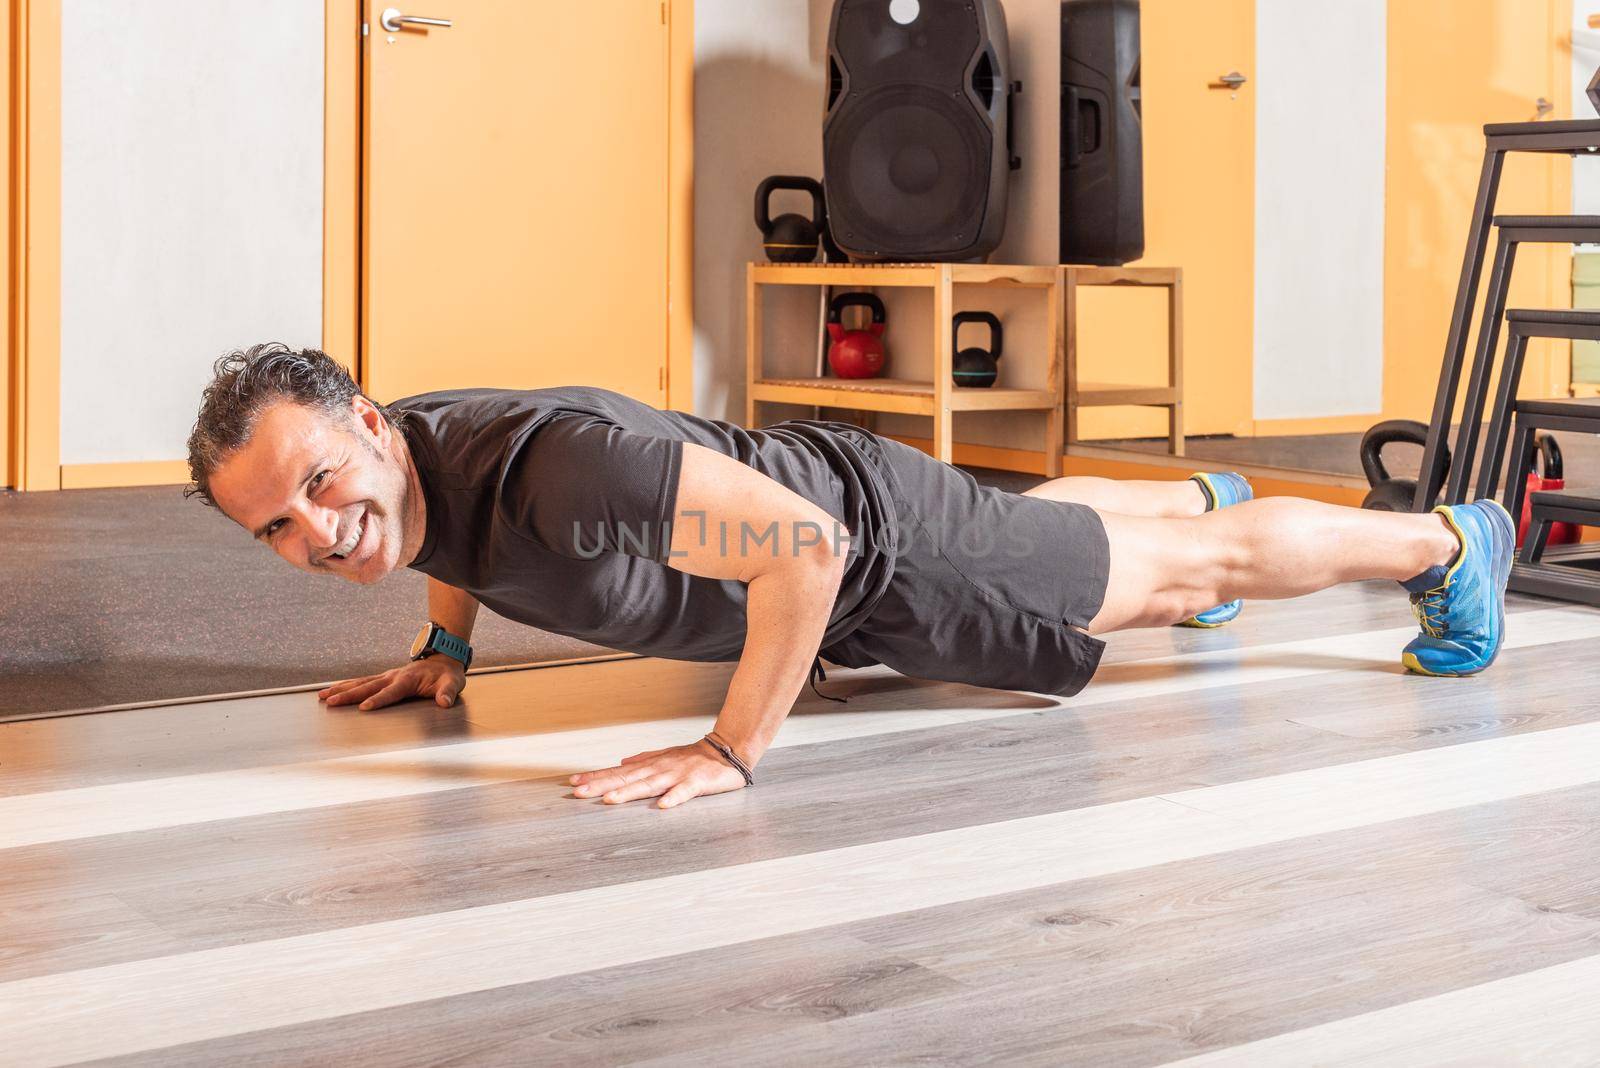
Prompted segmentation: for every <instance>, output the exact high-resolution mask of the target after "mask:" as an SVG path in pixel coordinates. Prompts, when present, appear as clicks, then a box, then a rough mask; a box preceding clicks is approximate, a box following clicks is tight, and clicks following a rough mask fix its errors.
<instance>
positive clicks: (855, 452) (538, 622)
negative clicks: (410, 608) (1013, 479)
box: [390, 386, 896, 660]
mask: <svg viewBox="0 0 1600 1068" xmlns="http://www.w3.org/2000/svg"><path fill="white" fill-rule="evenodd" d="M390 407H391V410H393V411H394V412H395V413H396V414H397V415H399V416H400V425H401V429H402V431H403V433H404V435H405V438H406V441H407V443H408V444H409V445H410V446H411V453H412V458H413V460H414V462H415V463H416V466H417V473H418V475H419V477H420V479H421V482H422V489H423V494H424V496H425V498H426V502H427V510H428V521H427V535H426V538H425V540H424V541H423V545H422V551H421V552H420V553H419V554H418V556H417V558H416V560H415V561H413V562H412V564H411V567H413V568H414V569H416V570H418V571H421V572H423V573H424V574H427V575H431V576H433V577H434V578H436V579H438V580H440V581H441V582H444V583H447V584H448V585H451V586H454V587H456V588H458V589H462V590H465V591H467V592H468V593H470V594H472V595H473V596H474V597H476V598H477V599H478V600H479V601H481V602H482V603H483V604H485V605H487V606H489V608H491V609H493V610H494V611H495V612H498V613H499V614H500V615H503V616H506V617H507V618H509V619H514V620H518V621H520V622H522V623H527V624H530V625H532V626H536V627H541V628H543V629H545V630H549V631H554V632H555V633H557V634H565V635H568V636H569V637H574V638H581V639H583V640H585V641H589V642H593V643H595V644H597V645H604V646H608V647H610V648H614V649H623V650H627V651H630V652H637V653H643V654H646V655H649V656H662V657H670V658H673V659H678V660H735V659H737V658H738V657H739V654H740V652H741V651H742V650H743V648H744V638H745V586H744V584H743V583H740V582H734V581H726V580H718V579H709V578H701V577H698V576H694V575H688V574H685V573H683V572H682V571H678V570H676V569H674V568H671V567H669V566H667V564H666V563H664V562H663V561H664V559H665V557H666V551H667V548H668V546H669V542H670V537H671V535H670V530H669V528H668V527H667V524H668V523H672V522H690V523H694V522H695V520H694V519H692V518H689V519H683V518H682V517H680V516H678V515H676V514H675V511H676V506H677V499H676V497H677V484H678V471H679V467H680V464H681V463H682V457H683V443H684V442H686V441H687V442H693V443H695V444H697V445H702V446H704V447H706V448H708V449H714V450H716V451H717V452H721V453H724V454H725V455H728V456H731V457H733V458H734V459H736V460H738V461H740V462H741V463H744V464H746V465H748V466H750V467H752V468H754V469H755V470H757V471H760V472H761V473H762V474H765V475H767V476H769V477H770V478H772V479H774V480H776V481H777V482H779V483H780V484H782V485H784V486H787V487H788V488H789V489H791V490H793V491H794V492H796V493H798V494H799V495H800V496H802V497H804V498H806V499H807V500H809V501H811V502H812V503H814V504H816V505H817V506H819V507H820V508H821V509H822V510H823V511H825V512H827V513H828V514H829V515H831V516H832V517H833V518H834V519H836V520H839V521H840V522H841V523H842V524H843V526H844V528H845V529H846V530H847V531H848V533H849V535H850V561H849V564H848V566H847V567H846V570H845V574H844V579H843V581H842V582H841V584H840V588H839V594H838V597H837V599H836V600H835V602H834V606H833V611H832V613H831V615H830V616H829V624H828V630H827V633H826V635H825V636H824V638H823V641H822V645H823V646H824V647H826V646H828V645H830V644H832V643H834V642H836V641H838V640H839V639H841V638H843V637H844V636H845V635H847V634H849V633H850V632H851V631H852V630H854V629H855V628H856V627H857V626H858V625H859V624H860V623H861V621H862V620H863V619H865V618H866V616H867V615H868V614H869V613H870V612H871V611H872V609H873V607H874V606H875V605H876V604H877V602H878V599H879V598H880V597H881V596H882V593H883V591H884V589H885V588H886V587H887V585H888V583H889V578H890V576H891V574H892V573H893V571H894V553H895V537H896V530H895V510H894V504H893V502H892V500H891V498H890V495H889V491H888V490H887V488H886V487H885V483H884V480H883V475H882V472H881V469H880V468H879V467H878V466H877V463H878V462H881V454H879V453H878V452H877V449H878V446H877V444H876V442H875V439H874V438H873V436H872V435H871V434H869V433H867V432H866V431H863V430H861V429H860V428H858V427H852V426H850V425H848V424H845V423H827V422H813V421H809V420H794V421H790V422H786V423H777V424H774V425H773V426H770V427H766V428H764V429H762V430H745V429H742V428H740V427H738V426H734V425H733V424H731V423H725V422H721V421H719V420H713V419H703V418H700V417H699V416H694V415H689V414H686V413H684V412H673V411H658V410H657V409H655V408H652V407H650V406H649V405H646V404H642V403H640V402H639V401H636V400H633V399H632V398H630V397H625V396H622V395H621V394H618V393H612V392H610V391H608V390H603V389H595V388H591V387H587V386H561V387H557V388H553V389H537V390H529V391H517V390H500V389H466V390H451V391H448V392H441V393H424V394H420V395H418V396H415V397H408V398H406V399H405V400H402V401H397V402H396V403H395V404H393V405H391V406H390ZM697 529H698V528H697ZM831 533H832V532H827V534H828V535H830V536H831ZM737 534H738V532H736V531H730V532H729V536H730V539H731V538H734V537H737ZM707 535H708V537H712V538H715V537H716V536H717V531H716V530H715V528H711V529H708V530H707ZM771 544H773V543H772V542H770V541H769V542H767V543H765V544H763V546H762V550H761V551H768V550H767V548H766V545H771ZM776 551H779V552H783V551H788V550H787V549H786V547H784V546H777V547H776Z"/></svg>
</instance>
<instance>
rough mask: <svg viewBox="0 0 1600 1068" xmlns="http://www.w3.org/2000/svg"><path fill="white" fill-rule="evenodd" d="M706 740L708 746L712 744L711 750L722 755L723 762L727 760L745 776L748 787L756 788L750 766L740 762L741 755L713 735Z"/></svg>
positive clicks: (709, 735)
mask: <svg viewBox="0 0 1600 1068" xmlns="http://www.w3.org/2000/svg"><path fill="white" fill-rule="evenodd" d="M705 740H706V742H707V743H708V744H710V746H711V748H713V749H715V750H716V751H717V752H718V753H720V754H722V759H723V760H726V761H727V762H728V763H729V764H732V765H733V767H734V769H735V770H736V771H738V772H739V774H740V775H743V776H744V784H745V785H746V786H754V785H755V784H756V777H755V776H754V775H752V774H750V765H749V764H746V763H745V762H744V761H742V760H740V759H739V754H737V753H735V752H734V751H733V750H732V749H731V748H730V747H729V746H727V745H726V744H724V743H723V742H722V740H721V739H719V738H717V737H716V736H715V735H713V734H708V735H706V739H705Z"/></svg>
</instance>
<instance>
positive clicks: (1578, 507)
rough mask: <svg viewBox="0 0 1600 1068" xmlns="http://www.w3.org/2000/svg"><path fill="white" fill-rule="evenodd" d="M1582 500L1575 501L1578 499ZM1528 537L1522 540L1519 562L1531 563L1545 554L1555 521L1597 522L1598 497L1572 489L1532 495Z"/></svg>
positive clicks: (1589, 524)
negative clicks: (1566, 491) (1575, 491)
mask: <svg viewBox="0 0 1600 1068" xmlns="http://www.w3.org/2000/svg"><path fill="white" fill-rule="evenodd" d="M1580 501H1581V502H1583V503H1581V504H1580V503H1578V502H1580ZM1529 513H1530V514H1529V517H1528V538H1527V540H1526V541H1524V542H1523V543H1522V555H1521V556H1520V557H1519V558H1518V559H1519V560H1520V561H1521V562H1522V563H1525V564H1528V565H1530V566H1531V565H1534V564H1537V563H1539V561H1540V560H1541V559H1542V558H1543V557H1544V550H1545V548H1546V546H1547V544H1548V543H1549V541H1550V527H1551V525H1552V524H1554V523H1576V524H1577V525H1578V526H1582V527H1593V526H1600V501H1597V500H1595V499H1593V498H1592V497H1578V496H1575V495H1574V494H1571V493H1562V492H1559V491H1555V490H1541V491H1539V492H1536V493H1534V495H1533V506H1532V508H1530V509H1529Z"/></svg>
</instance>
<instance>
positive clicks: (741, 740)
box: [572, 444, 848, 808]
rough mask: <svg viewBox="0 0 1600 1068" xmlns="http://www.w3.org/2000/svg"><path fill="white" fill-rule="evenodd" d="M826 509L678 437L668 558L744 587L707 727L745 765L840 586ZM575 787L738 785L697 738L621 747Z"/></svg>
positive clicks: (687, 790) (799, 672)
mask: <svg viewBox="0 0 1600 1068" xmlns="http://www.w3.org/2000/svg"><path fill="white" fill-rule="evenodd" d="M836 522H837V521H836V520H835V519H834V518H833V517H832V516H830V515H829V514H828V513H827V512H825V511H824V510H823V509H822V508H820V507H818V506H817V505H816V504H813V503H812V502H810V501H808V500H806V499H805V498H804V497H801V496H800V495H799V494H797V493H795V492H794V491H793V490H791V489H789V488H788V487H786V486H783V485H781V484H779V483H778V482H776V481H774V480H772V479H771V478H768V477H767V476H766V475H763V474H761V473H760V472H758V471H756V470H754V469H752V468H750V467H748V466H746V465H745V464H742V463H740V462H739V461H738V460H735V459H733V458H732V457H729V456H724V455H722V454H721V453H718V452H715V451H713V450H710V449H706V448H703V447H701V446H698V445H692V444H685V445H684V447H683V464H682V467H681V470H680V474H679V480H678V498H677V513H676V515H675V517H674V523H673V530H672V545H671V553H670V555H669V556H668V559H667V563H668V564H669V565H670V566H672V567H675V568H677V569H678V570H680V571H685V572H687V573H689V574H691V575H701V576H704V577H707V578H716V579H732V580H735V581H738V582H743V583H745V584H746V587H747V598H746V632H745V645H744V652H743V654H742V655H741V656H740V658H739V666H738V668H737V669H736V670H735V671H734V673H733V679H732V681H731V682H730V683H729V686H728V694H727V697H726V699H725V700H724V701H723V705H722V708H721V710H720V711H719V713H718V715H717V723H716V728H715V733H716V734H717V736H718V737H719V738H720V739H721V740H722V741H723V742H724V743H725V744H727V745H728V746H729V747H730V748H731V749H733V751H734V752H735V753H736V754H737V755H738V756H739V757H740V758H741V759H742V760H744V762H745V763H746V764H749V765H751V766H752V767H753V766H755V764H756V763H757V762H759V761H760V759H761V755H762V754H763V753H764V752H766V750H767V747H768V746H770V745H771V744H772V740H773V738H774V736H776V735H777V733H778V728H779V726H781V725H782V723H783V720H784V718H785V717H786V716H787V715H788V714H789V710H790V709H791V708H792V707H793V706H794V701H795V698H796V696H797V695H798V694H799V692H800V690H801V688H802V687H803V686H804V685H805V681H806V677H807V675H808V674H809V672H810V668H811V662H812V660H813V658H814V657H815V656H816V653H817V647H818V646H819V644H820V643H821V641H822V636H823V633H824V631H826V629H827V626H828V617H829V615H830V614H831V612H832V609H833V602H834V599H835V598H836V597H837V596H838V592H839V582H840V579H841V578H842V576H843V574H844V568H845V564H846V562H847V558H846V555H845V553H844V551H843V550H842V549H841V550H839V551H837V552H836V551H835V541H834V537H835V533H836V531H837V532H838V533H840V534H841V535H847V534H848V532H844V531H842V530H839V528H838V527H837V525H836ZM572 781H573V785H574V786H575V789H574V791H573V792H574V793H575V794H577V796H579V797H594V796H600V797H602V798H603V799H604V800H606V801H610V802H619V801H631V800H635V799H637V798H642V797H655V796H658V795H660V796H661V807H663V808H670V807H672V806H673V805H677V804H681V803H682V802H684V801H687V800H689V799H690V798H691V797H695V796H697V795H698V794H703V793H720V792H722V791H724V790H729V789H738V788H739V787H741V786H743V785H744V779H743V777H742V776H741V775H740V774H739V773H738V772H737V771H736V770H735V769H733V768H732V767H731V766H730V765H728V764H727V763H726V761H724V760H723V758H722V757H721V756H720V755H718V754H717V752H716V750H715V749H713V748H712V747H711V746H709V745H706V744H705V743H703V742H701V743H695V744H693V745H685V746H678V747H675V748H672V749H663V750H659V751H656V752H652V753H642V754H638V755H637V756H634V757H629V758H627V759H626V760H625V761H623V763H622V764H620V765H618V766H617V767H615V768H608V769H605V770H603V771H596V772H587V773H585V774H583V775H575V776H573V779H572Z"/></svg>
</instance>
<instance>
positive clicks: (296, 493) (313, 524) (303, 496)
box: [210, 396, 426, 584]
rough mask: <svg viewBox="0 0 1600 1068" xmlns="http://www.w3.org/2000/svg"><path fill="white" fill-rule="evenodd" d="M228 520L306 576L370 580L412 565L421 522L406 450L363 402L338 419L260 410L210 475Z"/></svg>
mask: <svg viewBox="0 0 1600 1068" xmlns="http://www.w3.org/2000/svg"><path fill="white" fill-rule="evenodd" d="M210 490H211V497H212V499H213V500H215V502H216V504H217V507H218V508H220V509H221V510H222V511H223V513H224V514H226V515H227V516H228V518H230V519H232V520H233V521H234V522H235V523H238V524H239V525H240V526H242V527H244V529H246V530H248V531H249V532H250V533H251V534H253V535H254V536H255V537H256V540H258V541H261V542H263V543H265V544H266V545H268V546H270V547H271V548H272V550H273V551H274V552H276V553H277V554H278V555H279V556H281V557H283V558H284V559H285V560H287V561H289V562H290V563H291V564H293V565H294V566H296V567H298V568H300V569H302V570H304V571H309V572H311V573H312V574H314V575H337V576H339V577H340V578H345V579H349V580H350V581H351V582H360V583H364V584H365V583H373V582H377V581H378V580H379V579H381V578H383V576H385V575H387V574H389V572H391V571H393V570H395V569H396V568H397V567H401V566H404V565H406V564H409V563H410V562H411V561H412V560H414V559H416V556H417V553H418V552H419V551H420V550H421V548H422V539H423V533H424V528H425V525H426V518H425V508H424V505H423V501H422V491H421V484H420V483H419V482H418V481H417V477H416V470H415V468H414V467H413V465H412V463H411V457H410V452H409V450H408V449H407V448H406V446H405V443H404V441H403V440H402V439H401V438H400V436H399V435H398V434H397V433H395V431H394V428H393V427H392V426H390V425H389V421H388V420H387V419H385V418H384V417H383V413H382V412H380V411H379V410H378V409H377V408H376V407H374V406H373V405H372V404H371V402H369V401H368V400H367V399H366V398H365V397H361V396H357V397H354V398H352V400H351V402H350V414H349V416H348V417H347V418H346V419H343V420H340V419H338V418H336V417H332V416H330V415H328V414H327V413H325V412H323V411H321V410H318V409H316V408H310V407H307V406H305V405H301V404H295V403H292V402H287V401H285V402H279V403H277V404H273V405H272V406H271V407H269V408H267V409H266V410H265V411H264V412H262V413H261V416H260V418H259V419H258V420H257V422H256V426H255V430H254V432H253V433H252V434H251V436H250V440H249V441H247V442H245V444H244V445H242V446H241V447H240V448H238V449H236V450H234V451H233V452H232V453H229V454H228V456H227V457H226V458H225V459H224V460H223V461H222V462H221V463H220V464H218V465H217V468H216V470H215V471H214V472H213V473H212V475H211V486H210Z"/></svg>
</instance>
